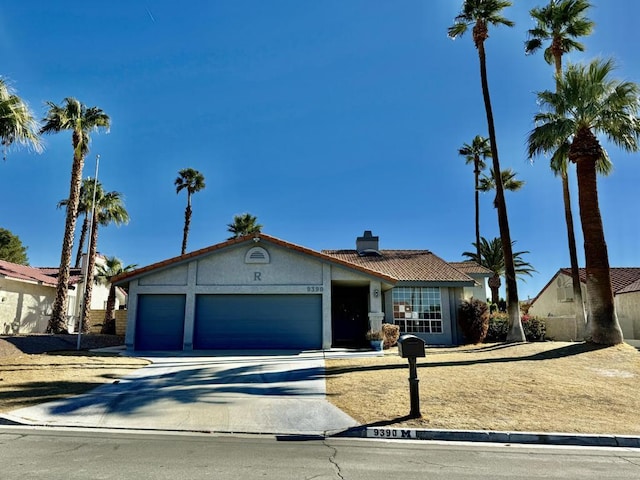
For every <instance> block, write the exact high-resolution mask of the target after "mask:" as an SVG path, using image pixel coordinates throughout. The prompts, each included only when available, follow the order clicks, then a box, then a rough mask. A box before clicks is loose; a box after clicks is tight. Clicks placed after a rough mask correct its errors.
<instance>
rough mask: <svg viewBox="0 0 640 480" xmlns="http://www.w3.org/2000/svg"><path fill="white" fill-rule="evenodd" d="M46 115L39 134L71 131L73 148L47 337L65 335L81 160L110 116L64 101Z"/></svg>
mask: <svg viewBox="0 0 640 480" xmlns="http://www.w3.org/2000/svg"><path fill="white" fill-rule="evenodd" d="M47 105H48V107H49V111H48V112H47V116H46V117H45V118H44V119H43V123H44V125H43V126H42V128H41V129H40V133H59V132H62V131H64V130H71V145H72V147H73V163H72V167H71V181H70V184H69V196H68V197H67V198H68V199H69V203H68V204H67V213H66V220H65V226H64V237H63V240H62V252H61V254H60V272H59V274H58V284H57V288H56V299H55V301H54V303H53V309H52V312H51V318H50V319H49V325H48V326H47V332H48V333H63V332H66V331H67V328H66V315H67V304H68V302H69V297H68V290H67V289H68V284H69V269H70V266H71V255H72V249H73V236H74V234H75V229H76V215H77V211H78V202H79V199H80V186H81V185H82V169H83V167H84V159H85V156H86V155H87V153H88V152H89V142H90V140H91V139H90V137H89V134H90V133H91V132H92V131H94V130H98V129H101V128H102V129H107V130H108V129H109V125H110V123H111V121H110V119H109V116H108V115H107V114H106V113H104V112H103V111H102V110H101V109H100V108H98V107H86V106H85V105H84V104H82V103H81V102H80V101H78V100H77V99H75V98H72V97H67V98H65V99H64V100H63V102H62V105H56V104H55V103H53V102H47Z"/></svg>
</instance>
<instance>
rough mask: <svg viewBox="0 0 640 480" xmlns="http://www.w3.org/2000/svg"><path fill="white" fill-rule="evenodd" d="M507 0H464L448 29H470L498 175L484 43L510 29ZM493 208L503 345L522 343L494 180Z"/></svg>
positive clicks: (457, 32)
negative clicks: (501, 266) (492, 31)
mask: <svg viewBox="0 0 640 480" xmlns="http://www.w3.org/2000/svg"><path fill="white" fill-rule="evenodd" d="M510 6H511V2H510V1H507V0H464V2H463V4H462V10H461V12H460V14H459V15H458V16H457V17H456V18H455V20H454V22H455V23H454V24H453V25H452V26H451V27H449V29H448V33H449V37H451V38H457V37H459V36H461V35H463V34H464V33H465V32H466V31H467V30H468V29H469V27H471V26H473V29H472V34H473V43H474V45H475V47H476V49H477V50H478V59H479V60H480V82H481V84H482V97H483V99H484V108H485V113H486V116H487V127H488V130H489V141H490V143H491V158H492V160H493V170H494V171H495V172H501V171H502V169H501V168H500V160H499V157H498V144H497V141H496V130H495V125H494V121H493V109H492V107H491V95H490V93H489V81H488V79H487V62H486V53H485V48H484V42H485V41H486V40H487V38H489V25H494V26H499V25H505V26H507V27H512V26H513V25H514V23H513V22H512V21H510V20H508V19H507V18H505V17H503V16H502V13H501V12H502V10H503V9H505V8H506V7H510ZM496 206H497V211H498V226H499V228H500V240H501V242H502V249H503V251H504V258H505V283H506V289H507V312H508V314H509V333H508V334H507V342H524V341H525V340H526V338H525V335H524V329H523V328H522V322H521V320H520V306H519V304H518V303H519V302H518V284H517V282H516V272H515V268H514V265H513V252H512V247H511V233H510V232H509V218H508V215H507V204H506V202H505V199H504V187H503V185H502V179H501V178H499V177H498V178H496Z"/></svg>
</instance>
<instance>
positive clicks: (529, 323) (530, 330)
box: [522, 315, 547, 342]
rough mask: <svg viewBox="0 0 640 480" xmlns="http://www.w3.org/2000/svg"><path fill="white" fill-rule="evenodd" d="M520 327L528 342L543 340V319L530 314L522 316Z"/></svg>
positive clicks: (545, 327) (544, 332)
mask: <svg viewBox="0 0 640 480" xmlns="http://www.w3.org/2000/svg"><path fill="white" fill-rule="evenodd" d="M522 328H524V334H525V336H526V337H527V341H529V342H544V336H545V334H546V333H547V326H546V325H545V323H544V320H542V319H541V318H538V317H532V316H530V315H523V316H522Z"/></svg>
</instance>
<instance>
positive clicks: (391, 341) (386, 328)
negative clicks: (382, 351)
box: [382, 323, 400, 348]
mask: <svg viewBox="0 0 640 480" xmlns="http://www.w3.org/2000/svg"><path fill="white" fill-rule="evenodd" d="M382 335H383V336H384V348H391V347H393V346H394V345H397V344H398V338H400V327H399V326H398V325H393V324H391V323H383V324H382Z"/></svg>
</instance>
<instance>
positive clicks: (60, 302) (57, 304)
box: [47, 132, 84, 333]
mask: <svg viewBox="0 0 640 480" xmlns="http://www.w3.org/2000/svg"><path fill="white" fill-rule="evenodd" d="M79 141H80V138H79V137H78V134H77V133H76V132H74V133H73V136H72V144H73V151H74V155H73V165H72V167H71V184H70V186H69V202H68V203H67V217H66V221H65V226H64V238H63V240H62V252H61V254H60V270H59V272H58V284H57V286H56V299H55V301H54V302H53V309H52V312H51V318H50V319H49V324H48V325H47V333H67V308H68V303H69V291H68V289H69V276H70V272H69V270H70V266H71V254H72V249H73V235H74V233H75V229H76V218H77V216H76V214H77V211H78V203H79V201H80V186H81V184H82V169H83V167H84V157H83V156H82V154H81V153H79V152H77V146H78V144H79Z"/></svg>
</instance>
